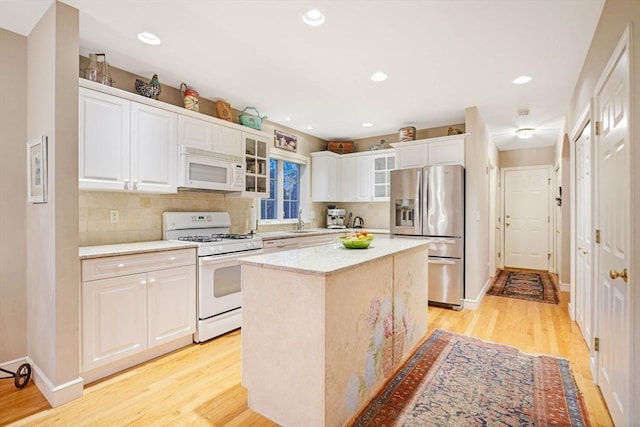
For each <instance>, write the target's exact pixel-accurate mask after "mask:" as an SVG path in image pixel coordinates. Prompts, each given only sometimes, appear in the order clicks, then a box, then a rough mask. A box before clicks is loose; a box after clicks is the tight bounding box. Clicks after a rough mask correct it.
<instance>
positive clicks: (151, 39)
mask: <svg viewBox="0 0 640 427" xmlns="http://www.w3.org/2000/svg"><path fill="white" fill-rule="evenodd" d="M138 40H140V41H141V42H142V43H146V44H150V45H151V46H157V45H159V44H160V43H162V40H160V38H158V36H156V35H155V34H153V33H150V32H148V31H143V32H141V33H139V34H138Z"/></svg>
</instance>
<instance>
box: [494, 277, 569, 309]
mask: <svg viewBox="0 0 640 427" xmlns="http://www.w3.org/2000/svg"><path fill="white" fill-rule="evenodd" d="M487 295H497V296H500V297H509V298H518V299H526V300H529V301H538V302H546V303H549V304H558V289H557V288H556V285H555V282H554V280H553V278H552V277H551V275H550V274H549V273H547V272H544V271H540V272H538V271H521V270H500V272H499V273H498V275H497V276H496V277H495V279H494V280H493V284H492V285H491V288H489V290H488V291H487Z"/></svg>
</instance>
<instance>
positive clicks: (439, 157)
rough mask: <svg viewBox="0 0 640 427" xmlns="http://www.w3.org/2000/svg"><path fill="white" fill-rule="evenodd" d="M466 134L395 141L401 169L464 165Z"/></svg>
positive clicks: (394, 145)
mask: <svg viewBox="0 0 640 427" xmlns="http://www.w3.org/2000/svg"><path fill="white" fill-rule="evenodd" d="M465 135H466V134H460V135H452V136H443V137H439V138H427V139H420V140H416V141H406V142H394V143H392V144H391V146H392V147H394V148H395V150H396V156H397V166H398V168H399V169H407V168H417V167H423V166H434V165H462V166H464V150H465Z"/></svg>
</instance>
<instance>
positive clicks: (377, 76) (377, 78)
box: [371, 71, 389, 82]
mask: <svg viewBox="0 0 640 427" xmlns="http://www.w3.org/2000/svg"><path fill="white" fill-rule="evenodd" d="M387 78H389V76H387V74H386V73H383V72H382V71H376V72H375V73H373V74H371V80H373V81H374V82H383V81H385V80H387Z"/></svg>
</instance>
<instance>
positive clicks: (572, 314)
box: [567, 302, 576, 322]
mask: <svg viewBox="0 0 640 427" xmlns="http://www.w3.org/2000/svg"><path fill="white" fill-rule="evenodd" d="M567 310H568V311H569V319H571V320H572V321H574V322H575V320H576V312H575V310H574V308H573V302H569V304H567Z"/></svg>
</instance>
